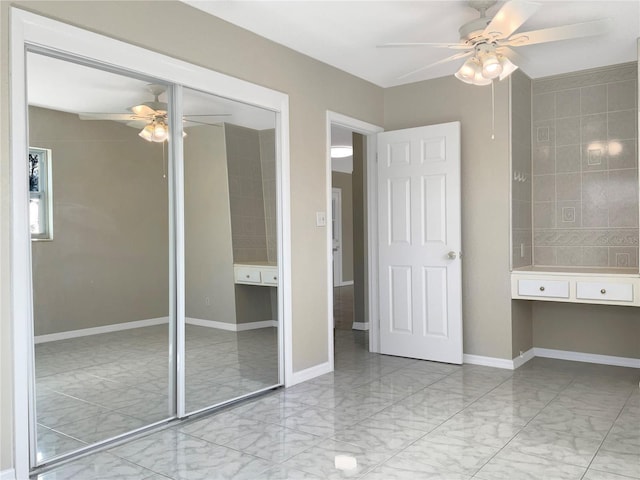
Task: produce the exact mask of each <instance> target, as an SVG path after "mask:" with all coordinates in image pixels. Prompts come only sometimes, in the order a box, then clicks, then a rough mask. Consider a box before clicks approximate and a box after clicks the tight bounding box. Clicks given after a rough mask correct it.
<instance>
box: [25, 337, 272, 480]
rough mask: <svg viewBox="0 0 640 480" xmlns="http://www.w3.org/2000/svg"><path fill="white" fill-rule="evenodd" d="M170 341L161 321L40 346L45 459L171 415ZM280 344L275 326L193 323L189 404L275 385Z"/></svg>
mask: <svg viewBox="0 0 640 480" xmlns="http://www.w3.org/2000/svg"><path fill="white" fill-rule="evenodd" d="M168 344H169V337H168V327H167V326H166V325H158V326H152V327H143V328H136V329H132V330H126V331H120V332H113V333H105V334H99V335H92V336H87V337H79V338H73V339H68V340H61V341H56V342H47V343H41V344H38V345H36V348H35V364H36V397H37V398H36V412H37V413H36V417H37V421H38V445H37V447H38V456H39V459H40V460H41V461H42V460H45V459H48V458H52V457H55V456H58V455H61V454H64V453H68V452H70V451H72V450H77V449H78V448H82V447H83V446H85V445H87V444H90V443H93V442H97V441H101V440H106V439H108V438H110V437H114V436H117V435H120V434H123V433H126V432H129V431H131V430H134V429H136V428H140V427H143V426H146V425H149V424H151V423H154V422H158V421H161V420H164V419H166V418H169V417H170V416H171V415H170V413H169V358H168V351H169V349H168ZM277 348H278V340H277V333H276V329H275V328H262V329H257V330H248V331H245V332H237V333H236V332H230V331H225V330H219V329H215V328H206V327H200V326H194V325H187V326H186V363H185V368H186V380H185V390H186V402H187V405H186V406H187V411H195V410H199V409H202V408H205V407H208V406H211V405H214V404H217V403H221V402H225V401H228V400H230V399H233V398H236V397H238V396H241V395H246V394H249V393H252V392H254V391H256V390H260V389H263V388H266V387H270V386H273V385H276V384H277V383H278V350H277ZM78 478H79V477H78Z"/></svg>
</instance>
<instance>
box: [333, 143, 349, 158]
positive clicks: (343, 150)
mask: <svg viewBox="0 0 640 480" xmlns="http://www.w3.org/2000/svg"><path fill="white" fill-rule="evenodd" d="M351 155H353V147H350V146H348V145H344V146H335V147H331V158H346V157H350V156H351Z"/></svg>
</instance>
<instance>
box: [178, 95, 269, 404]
mask: <svg viewBox="0 0 640 480" xmlns="http://www.w3.org/2000/svg"><path fill="white" fill-rule="evenodd" d="M275 122H276V116H275V113H274V112H271V111H268V110H264V109H261V108H257V107H253V106H250V105H246V104H243V103H239V102H235V101H231V100H228V99H224V98H221V97H217V96H214V95H211V94H206V93H202V92H199V91H196V90H191V89H186V88H185V89H184V129H185V133H186V136H185V137H184V191H185V199H184V202H185V290H186V293H185V305H186V312H185V313H186V325H185V338H186V345H185V352H186V361H185V369H186V376H185V406H186V411H187V412H194V411H198V410H202V409H205V408H208V407H211V406H214V405H217V404H221V403H226V402H228V401H230V400H232V399H235V398H238V397H241V396H244V395H248V394H251V393H254V392H256V391H259V390H262V389H265V388H268V387H272V386H275V385H278V384H279V373H278V372H279V367H278V365H279V364H278V327H277V325H278V322H277V320H278V306H277V298H278V295H277V291H278V273H277V272H278V269H277V251H278V249H277V217H276V147H275V125H276V123H275Z"/></svg>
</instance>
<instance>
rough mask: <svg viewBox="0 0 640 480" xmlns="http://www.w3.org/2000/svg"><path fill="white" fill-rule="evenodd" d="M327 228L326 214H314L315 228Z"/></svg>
mask: <svg viewBox="0 0 640 480" xmlns="http://www.w3.org/2000/svg"><path fill="white" fill-rule="evenodd" d="M326 226H327V214H326V213H325V212H316V227H326Z"/></svg>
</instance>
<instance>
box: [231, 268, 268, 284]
mask: <svg viewBox="0 0 640 480" xmlns="http://www.w3.org/2000/svg"><path fill="white" fill-rule="evenodd" d="M235 272H236V282H238V283H261V282H262V276H261V274H260V273H261V272H260V270H259V269H257V268H247V267H237V268H236V269H235Z"/></svg>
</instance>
